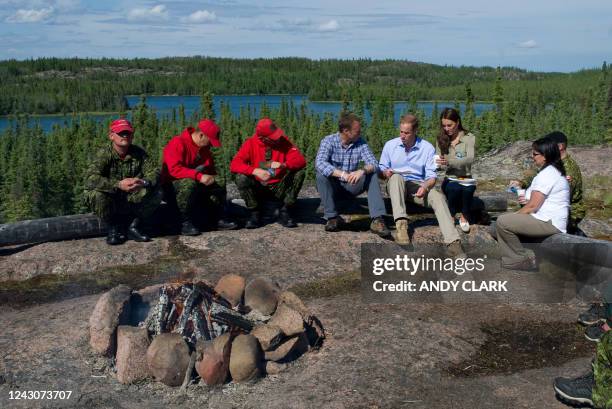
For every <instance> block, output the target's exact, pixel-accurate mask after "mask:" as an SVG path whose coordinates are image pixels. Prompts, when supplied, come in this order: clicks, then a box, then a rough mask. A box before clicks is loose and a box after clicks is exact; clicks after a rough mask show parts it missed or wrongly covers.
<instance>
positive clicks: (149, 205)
mask: <svg viewBox="0 0 612 409" xmlns="http://www.w3.org/2000/svg"><path fill="white" fill-rule="evenodd" d="M160 202H161V192H160V191H159V189H141V190H140V191H138V192H135V193H126V192H117V193H106V192H99V191H97V190H87V191H85V204H86V205H87V206H88V207H89V208H90V209H91V211H92V212H93V213H94V214H95V215H96V216H98V217H99V218H100V219H102V220H104V221H105V222H107V223H115V222H117V219H120V218H122V217H139V218H143V219H146V218H147V217H149V216H151V215H152V214H153V213H154V212H155V210H156V209H157V208H158V207H159V204H160Z"/></svg>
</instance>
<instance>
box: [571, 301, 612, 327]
mask: <svg viewBox="0 0 612 409" xmlns="http://www.w3.org/2000/svg"><path fill="white" fill-rule="evenodd" d="M607 308H608V306H607V305H606V304H603V305H602V304H596V303H594V304H591V307H590V308H589V309H588V310H587V311H585V312H583V313H581V314H580V315H579V316H578V322H579V323H581V324H583V325H594V324H600V323H604V322H606V318H607V317H606V315H607V312H608V311H607Z"/></svg>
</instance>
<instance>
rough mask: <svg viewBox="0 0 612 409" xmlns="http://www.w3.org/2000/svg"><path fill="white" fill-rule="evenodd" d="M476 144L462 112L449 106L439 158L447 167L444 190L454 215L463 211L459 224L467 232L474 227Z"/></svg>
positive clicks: (440, 137) (438, 146)
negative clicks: (472, 209)
mask: <svg viewBox="0 0 612 409" xmlns="http://www.w3.org/2000/svg"><path fill="white" fill-rule="evenodd" d="M475 144H476V138H475V137H474V135H473V134H471V133H470V132H468V131H467V130H465V129H463V126H462V125H461V117H460V116H459V112H457V110H456V109H453V108H445V109H444V110H443V111H442V113H441V115H440V133H439V134H438V138H437V143H436V154H438V156H439V158H438V159H436V165H438V166H441V167H442V168H443V169H446V178H444V182H443V183H442V192H444V195H445V196H446V200H447V201H448V209H449V210H450V214H451V216H452V217H453V218H454V217H455V214H456V213H457V212H458V211H461V216H460V218H459V227H460V228H461V230H462V231H463V232H465V233H467V232H469V231H470V221H471V220H470V209H471V207H472V198H473V197H474V192H475V191H476V185H474V180H472V179H471V178H472V162H474V150H475ZM449 178H450V179H449ZM462 180H463V181H462Z"/></svg>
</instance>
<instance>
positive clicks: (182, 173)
mask: <svg viewBox="0 0 612 409" xmlns="http://www.w3.org/2000/svg"><path fill="white" fill-rule="evenodd" d="M219 132H220V130H219V127H218V126H217V124H216V123H215V122H214V121H212V120H210V119H204V120H202V121H200V122H199V123H198V127H197V128H191V127H188V128H186V129H184V130H183V132H182V133H181V134H180V135H178V136H175V137H174V138H172V139H171V140H170V142H168V144H167V145H166V146H165V147H164V150H163V165H162V173H161V186H162V190H163V193H164V200H165V201H166V202H167V203H168V206H169V208H170V209H171V210H172V212H173V213H174V215H175V216H177V217H178V218H179V219H180V223H181V234H183V235H186V236H197V235H198V234H200V227H199V225H200V223H199V221H200V220H202V219H203V218H205V219H207V221H208V222H211V221H212V222H213V223H214V222H216V227H217V229H219V230H232V229H236V228H237V227H238V226H237V225H236V223H234V222H232V221H229V220H227V219H226V207H227V206H226V190H225V187H224V186H220V185H219V184H218V183H217V182H216V181H215V175H216V174H217V172H216V170H215V164H214V161H213V156H212V152H211V150H210V148H211V146H214V147H219V146H221V142H220V140H219Z"/></svg>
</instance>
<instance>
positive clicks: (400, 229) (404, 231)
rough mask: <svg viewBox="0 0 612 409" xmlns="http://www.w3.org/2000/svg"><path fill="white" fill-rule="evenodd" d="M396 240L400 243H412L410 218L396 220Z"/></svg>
mask: <svg viewBox="0 0 612 409" xmlns="http://www.w3.org/2000/svg"><path fill="white" fill-rule="evenodd" d="M395 242H396V243H397V244H399V245H406V244H410V236H409V235H408V220H406V219H398V220H397V221H396V222H395Z"/></svg>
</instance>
